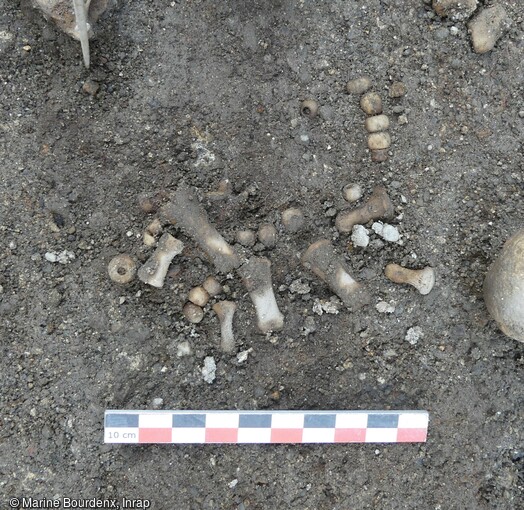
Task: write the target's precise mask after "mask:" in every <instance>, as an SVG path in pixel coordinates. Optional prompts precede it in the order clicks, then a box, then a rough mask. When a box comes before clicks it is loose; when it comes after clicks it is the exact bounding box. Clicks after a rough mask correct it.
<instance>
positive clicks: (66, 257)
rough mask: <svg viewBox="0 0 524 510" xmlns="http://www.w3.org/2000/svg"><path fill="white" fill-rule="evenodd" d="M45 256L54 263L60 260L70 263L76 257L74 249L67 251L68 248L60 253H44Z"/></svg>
mask: <svg viewBox="0 0 524 510" xmlns="http://www.w3.org/2000/svg"><path fill="white" fill-rule="evenodd" d="M44 257H45V259H46V260H47V261H48V262H52V263H56V262H58V263H59V264H69V263H70V262H71V261H72V260H75V258H76V257H75V254H74V253H73V252H72V251H67V250H64V251H61V252H58V253H56V252H52V251H48V252H47V253H46V254H45V255H44Z"/></svg>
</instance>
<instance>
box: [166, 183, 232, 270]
mask: <svg viewBox="0 0 524 510" xmlns="http://www.w3.org/2000/svg"><path fill="white" fill-rule="evenodd" d="M160 216H161V218H163V219H165V220H166V222H168V223H172V224H174V225H176V227H177V228H180V229H181V230H182V231H183V232H185V233H186V234H187V235H188V236H189V237H191V238H192V239H194V240H195V241H196V243H197V244H198V245H199V246H200V247H201V248H202V249H203V250H204V252H205V253H206V254H207V256H208V257H209V258H210V260H211V262H212V263H213V264H214V266H215V267H216V269H217V271H219V272H221V273H228V272H230V271H232V270H233V269H236V268H237V267H238V266H239V265H240V258H239V257H238V255H237V253H236V252H235V250H234V248H233V247H232V246H231V245H230V244H229V243H227V241H226V240H225V239H224V238H223V237H222V236H221V235H220V234H219V233H218V231H217V230H216V228H215V227H214V226H213V225H212V224H211V223H210V222H209V218H208V216H207V214H206V212H205V211H204V209H203V208H202V206H201V205H200V204H199V202H198V198H197V195H196V190H195V189H191V188H189V187H188V186H184V185H182V186H179V187H178V189H177V190H176V191H175V193H174V195H173V200H172V201H171V202H168V203H167V204H166V205H164V206H163V207H162V209H161V210H160Z"/></svg>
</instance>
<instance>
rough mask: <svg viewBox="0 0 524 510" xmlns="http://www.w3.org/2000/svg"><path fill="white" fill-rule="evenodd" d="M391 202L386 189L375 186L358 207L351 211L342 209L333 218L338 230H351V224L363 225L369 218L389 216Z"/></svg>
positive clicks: (391, 213) (375, 218) (376, 218)
mask: <svg viewBox="0 0 524 510" xmlns="http://www.w3.org/2000/svg"><path fill="white" fill-rule="evenodd" d="M393 212H394V209H393V204H392V203H391V200H390V199H389V197H388V194H387V192H386V189H385V188H384V187H382V186H377V187H376V188H375V189H374V190H373V194H372V195H371V197H370V198H369V200H368V201H367V202H366V203H365V204H363V205H362V206H360V207H357V208H356V209H352V210H351V211H342V212H341V213H339V214H338V216H337V218H336V220H335V226H336V227H337V229H338V231H339V232H351V230H352V229H353V225H364V224H365V223H367V222H368V221H370V220H378V219H380V218H390V217H391V216H393Z"/></svg>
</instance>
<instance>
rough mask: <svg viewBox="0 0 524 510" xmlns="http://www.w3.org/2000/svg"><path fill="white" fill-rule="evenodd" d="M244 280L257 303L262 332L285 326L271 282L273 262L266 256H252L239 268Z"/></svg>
mask: <svg viewBox="0 0 524 510" xmlns="http://www.w3.org/2000/svg"><path fill="white" fill-rule="evenodd" d="M238 273H239V274H240V276H241V277H242V281H243V283H244V285H245V287H246V289H247V291H248V292H249V297H250V298H251V301H253V304H254V305H255V310H256V314H257V323H258V329H259V330H260V331H261V332H262V333H269V332H270V331H278V330H280V329H282V328H283V327H284V316H283V315H282V313H280V310H279V309H278V305H277V302H276V299H275V294H274V293H273V286H272V282H271V262H270V261H269V259H267V258H266V257H251V258H250V259H249V260H248V261H247V262H246V263H245V264H244V265H242V267H240V268H239V269H238Z"/></svg>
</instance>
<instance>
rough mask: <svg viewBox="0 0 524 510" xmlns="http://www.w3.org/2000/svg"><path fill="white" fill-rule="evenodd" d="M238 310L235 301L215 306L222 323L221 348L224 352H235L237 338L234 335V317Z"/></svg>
mask: <svg viewBox="0 0 524 510" xmlns="http://www.w3.org/2000/svg"><path fill="white" fill-rule="evenodd" d="M236 309H237V305H236V303H234V302H233V301H219V302H218V303H215V304H214V305H213V311H214V312H215V313H216V314H217V316H218V320H219V321H220V337H221V342H220V347H221V348H222V350H223V351H224V352H233V351H234V350H235V337H234V335H233V316H234V315H235V311H236Z"/></svg>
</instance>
